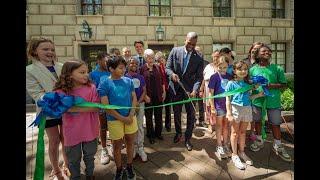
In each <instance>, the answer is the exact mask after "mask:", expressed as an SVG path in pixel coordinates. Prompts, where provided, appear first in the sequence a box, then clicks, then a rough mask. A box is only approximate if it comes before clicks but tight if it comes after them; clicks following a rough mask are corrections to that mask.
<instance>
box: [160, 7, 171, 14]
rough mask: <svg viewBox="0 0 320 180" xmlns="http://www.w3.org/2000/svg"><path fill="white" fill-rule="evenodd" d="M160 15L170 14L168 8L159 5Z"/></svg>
mask: <svg viewBox="0 0 320 180" xmlns="http://www.w3.org/2000/svg"><path fill="white" fill-rule="evenodd" d="M161 16H170V8H169V7H161Z"/></svg>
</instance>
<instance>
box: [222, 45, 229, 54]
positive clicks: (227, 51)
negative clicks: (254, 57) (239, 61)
mask: <svg viewBox="0 0 320 180" xmlns="http://www.w3.org/2000/svg"><path fill="white" fill-rule="evenodd" d="M230 52H231V49H229V48H228V47H224V48H222V49H220V51H219V53H226V54H228V53H230Z"/></svg>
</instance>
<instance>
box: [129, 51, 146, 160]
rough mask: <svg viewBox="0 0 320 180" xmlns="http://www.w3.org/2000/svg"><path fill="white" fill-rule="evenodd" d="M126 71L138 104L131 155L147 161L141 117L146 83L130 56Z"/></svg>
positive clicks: (135, 60) (135, 62)
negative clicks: (136, 123) (136, 130)
mask: <svg viewBox="0 0 320 180" xmlns="http://www.w3.org/2000/svg"><path fill="white" fill-rule="evenodd" d="M128 63H129V65H128V73H127V74H126V75H125V76H126V77H129V78H130V79H132V81H133V86H134V89H135V92H136V95H137V100H138V106H139V109H137V122H138V133H137V138H136V139H135V147H134V151H133V157H135V156H136V153H138V155H139V156H140V158H141V160H142V161H143V162H147V161H148V157H147V154H146V153H145V152H144V145H143V143H144V129H143V117H144V98H145V95H146V93H147V89H146V83H145V80H144V77H143V76H142V75H141V74H138V73H137V71H138V65H139V61H138V60H137V59H136V58H134V57H131V58H130V59H129V62H128Z"/></svg>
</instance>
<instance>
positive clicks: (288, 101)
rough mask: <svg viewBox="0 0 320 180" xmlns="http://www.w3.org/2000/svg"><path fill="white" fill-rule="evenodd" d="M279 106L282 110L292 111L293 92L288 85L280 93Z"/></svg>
mask: <svg viewBox="0 0 320 180" xmlns="http://www.w3.org/2000/svg"><path fill="white" fill-rule="evenodd" d="M281 106H282V109H283V110H284V111H293V108H294V93H293V91H292V90H291V89H290V88H289V87H288V88H287V89H285V91H283V92H282V93H281Z"/></svg>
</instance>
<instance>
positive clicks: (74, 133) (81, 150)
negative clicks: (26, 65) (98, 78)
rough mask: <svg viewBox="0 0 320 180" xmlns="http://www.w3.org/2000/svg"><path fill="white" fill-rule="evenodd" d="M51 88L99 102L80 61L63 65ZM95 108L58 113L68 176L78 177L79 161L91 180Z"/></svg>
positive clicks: (96, 123) (95, 133)
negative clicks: (83, 165) (60, 115)
mask: <svg viewBox="0 0 320 180" xmlns="http://www.w3.org/2000/svg"><path fill="white" fill-rule="evenodd" d="M54 90H55V91H56V92H59V93H65V94H67V95H72V96H80V97H82V98H83V99H84V100H85V101H87V102H100V98H99V95H98V93H97V91H96V87H95V85H94V84H92V83H91V82H90V81H89V77H88V67H87V65H86V64H85V63H84V62H83V61H80V60H71V61H67V62H66V63H64V64H63V67H62V71H61V76H60V79H59V80H58V82H57V83H56V85H55V87H54ZM98 111H99V109H98V108H80V107H72V108H70V109H69V110H68V112H66V113H64V114H63V115H62V130H63V137H64V140H65V141H64V147H65V152H66V155H67V158H68V160H69V164H68V167H69V169H70V172H71V177H70V179H80V162H81V157H82V154H83V161H84V163H85V165H86V170H85V171H86V176H87V179H93V171H94V155H95V154H96V152H97V137H98V136H99V120H98V117H99V113H98Z"/></svg>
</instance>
